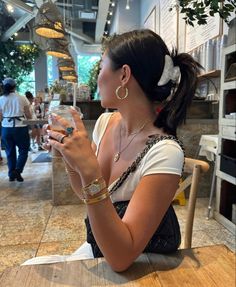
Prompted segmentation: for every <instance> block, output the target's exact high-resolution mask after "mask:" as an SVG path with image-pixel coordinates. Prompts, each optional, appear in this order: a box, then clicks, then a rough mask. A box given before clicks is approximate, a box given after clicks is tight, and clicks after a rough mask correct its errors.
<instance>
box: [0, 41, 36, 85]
mask: <svg viewBox="0 0 236 287" xmlns="http://www.w3.org/2000/svg"><path fill="white" fill-rule="evenodd" d="M39 52H40V50H39V48H38V46H37V45H35V44H27V45H26V44H25V45H17V44H16V43H15V42H14V39H9V40H8V41H6V42H2V43H1V46H0V81H2V80H3V79H4V78H5V77H11V78H13V79H15V80H16V83H17V86H19V85H20V84H21V83H22V82H23V81H24V77H25V76H27V75H29V74H30V73H31V72H32V71H33V68H34V62H35V59H36V58H37V57H39Z"/></svg>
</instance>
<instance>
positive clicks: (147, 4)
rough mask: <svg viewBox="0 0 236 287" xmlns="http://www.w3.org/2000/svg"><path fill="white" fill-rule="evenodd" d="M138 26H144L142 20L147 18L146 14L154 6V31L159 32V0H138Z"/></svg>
mask: <svg viewBox="0 0 236 287" xmlns="http://www.w3.org/2000/svg"><path fill="white" fill-rule="evenodd" d="M140 1H141V2H140V20H141V22H140V26H141V28H143V27H144V22H145V20H146V19H147V17H148V15H149V14H150V12H151V11H152V9H153V8H154V7H155V6H156V33H157V34H159V32H160V23H159V19H160V17H159V15H160V9H159V0H148V1H147V0H140Z"/></svg>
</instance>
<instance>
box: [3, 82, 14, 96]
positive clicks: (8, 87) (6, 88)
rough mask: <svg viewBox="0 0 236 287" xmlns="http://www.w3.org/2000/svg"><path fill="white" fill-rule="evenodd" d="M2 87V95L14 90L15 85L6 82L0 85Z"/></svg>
mask: <svg viewBox="0 0 236 287" xmlns="http://www.w3.org/2000/svg"><path fill="white" fill-rule="evenodd" d="M2 88H3V95H4V96H8V95H9V94H10V93H12V92H14V91H15V88H16V85H10V84H6V85H3V86H2Z"/></svg>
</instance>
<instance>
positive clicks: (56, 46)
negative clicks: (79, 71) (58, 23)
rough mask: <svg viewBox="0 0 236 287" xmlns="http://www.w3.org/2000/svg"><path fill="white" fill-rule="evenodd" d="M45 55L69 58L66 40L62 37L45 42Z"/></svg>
mask: <svg viewBox="0 0 236 287" xmlns="http://www.w3.org/2000/svg"><path fill="white" fill-rule="evenodd" d="M47 46H48V47H47V52H46V53H47V55H50V56H54V57H57V58H70V57H71V55H70V52H69V50H68V42H67V40H66V39H65V38H64V39H50V40H48V42H47Z"/></svg>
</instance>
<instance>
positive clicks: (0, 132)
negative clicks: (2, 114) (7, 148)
mask: <svg viewBox="0 0 236 287" xmlns="http://www.w3.org/2000/svg"><path fill="white" fill-rule="evenodd" d="M1 134H2V124H1V122H0V163H1V162H2V161H3V158H2V139H1Z"/></svg>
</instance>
